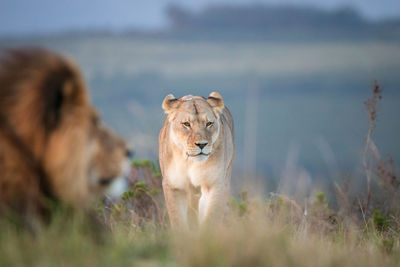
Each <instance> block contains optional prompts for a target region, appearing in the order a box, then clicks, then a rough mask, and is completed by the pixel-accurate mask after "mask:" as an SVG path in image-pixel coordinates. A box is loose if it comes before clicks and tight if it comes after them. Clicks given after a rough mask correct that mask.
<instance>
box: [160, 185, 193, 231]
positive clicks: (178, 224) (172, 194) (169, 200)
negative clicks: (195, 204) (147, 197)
mask: <svg viewBox="0 0 400 267" xmlns="http://www.w3.org/2000/svg"><path fill="white" fill-rule="evenodd" d="M163 190H164V196H165V203H166V206H167V211H168V215H169V219H170V222H171V226H172V228H173V229H176V230H178V229H181V230H182V229H189V225H188V218H187V216H188V199H187V193H186V192H185V191H184V190H180V189H176V188H172V187H171V186H170V185H169V184H168V183H166V182H163ZM182 227H183V228H182Z"/></svg>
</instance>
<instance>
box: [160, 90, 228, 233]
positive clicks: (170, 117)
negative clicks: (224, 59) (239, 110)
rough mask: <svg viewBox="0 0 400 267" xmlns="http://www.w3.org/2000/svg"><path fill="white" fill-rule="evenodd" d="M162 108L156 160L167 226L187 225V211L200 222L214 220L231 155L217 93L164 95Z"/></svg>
mask: <svg viewBox="0 0 400 267" xmlns="http://www.w3.org/2000/svg"><path fill="white" fill-rule="evenodd" d="M162 107H163V109H164V111H165V113H166V114H167V118H166V119H165V122H164V126H163V127H162V129H161V131H160V135H159V159H160V166H161V172H162V175H163V189H164V195H165V200H166V204H167V209H168V214H169V217H170V221H171V225H172V227H173V228H175V229H181V228H188V227H189V218H188V213H189V212H190V211H191V210H194V211H195V213H196V214H197V220H198V222H199V223H200V224H204V223H206V222H215V221H219V220H220V219H221V218H222V216H223V213H224V208H225V206H226V203H227V200H228V196H229V190H230V179H231V172H232V165H233V161H234V157H235V144H234V130H233V120H232V116H231V114H230V112H229V110H228V108H227V107H225V106H224V102H223V100H222V97H221V95H220V94H218V93H216V92H213V93H211V94H210V96H209V97H208V98H207V99H206V98H203V97H200V96H191V95H188V96H184V97H181V98H179V99H175V97H174V96H173V95H168V96H167V97H166V98H165V99H164V102H163V104H162ZM207 123H208V124H207ZM196 144H197V145H196ZM201 144H203V148H201V146H199V145H201ZM205 144H206V145H205ZM200 152H203V153H204V154H206V155H202V154H199V153H200ZM199 193H200V194H199ZM198 198H199V199H198Z"/></svg>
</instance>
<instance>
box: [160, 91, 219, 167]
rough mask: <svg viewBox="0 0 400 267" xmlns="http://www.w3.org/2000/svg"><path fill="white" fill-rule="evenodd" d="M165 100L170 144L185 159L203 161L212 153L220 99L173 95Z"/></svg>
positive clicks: (217, 129) (217, 128)
mask: <svg viewBox="0 0 400 267" xmlns="http://www.w3.org/2000/svg"><path fill="white" fill-rule="evenodd" d="M167 98H169V99H167ZM167 98H166V101H167V102H165V100H164V104H165V105H163V107H165V108H164V110H165V111H166V112H167V114H168V116H169V118H168V119H169V121H170V123H171V126H172V127H171V137H172V140H173V142H174V143H175V145H176V146H177V147H179V148H180V150H181V151H182V153H183V154H184V156H185V157H187V158H188V159H190V160H193V161H205V160H207V159H208V158H209V157H210V155H211V154H212V152H213V146H214V143H215V141H216V140H217V139H218V135H219V131H220V122H219V115H220V110H221V105H222V108H223V102H222V98H221V99H220V98H215V97H211V98H209V99H205V98H203V97H199V96H191V95H188V96H184V97H181V98H179V99H172V98H173V96H167ZM219 101H220V102H219ZM216 102H217V103H218V104H219V105H216Z"/></svg>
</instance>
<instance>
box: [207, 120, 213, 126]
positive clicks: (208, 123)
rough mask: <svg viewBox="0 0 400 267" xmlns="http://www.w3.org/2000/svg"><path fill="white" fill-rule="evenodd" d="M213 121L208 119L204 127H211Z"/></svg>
mask: <svg viewBox="0 0 400 267" xmlns="http://www.w3.org/2000/svg"><path fill="white" fill-rule="evenodd" d="M213 124H214V123H213V122H212V121H209V122H207V123H206V127H211V126H212V125H213Z"/></svg>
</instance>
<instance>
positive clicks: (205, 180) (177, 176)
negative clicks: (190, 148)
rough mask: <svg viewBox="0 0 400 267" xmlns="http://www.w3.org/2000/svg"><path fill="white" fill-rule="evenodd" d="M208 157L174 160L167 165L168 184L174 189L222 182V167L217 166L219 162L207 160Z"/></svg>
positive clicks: (223, 175) (223, 176)
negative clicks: (194, 160) (199, 160)
mask: <svg viewBox="0 0 400 267" xmlns="http://www.w3.org/2000/svg"><path fill="white" fill-rule="evenodd" d="M210 159H211V158H209V159H208V160H206V161H204V162H190V161H186V160H183V161H182V160H174V161H173V162H171V163H172V164H171V165H170V166H169V167H168V175H167V177H168V180H169V184H170V185H171V186H173V187H174V188H176V189H188V188H189V187H203V186H206V187H209V186H212V185H214V184H217V183H223V182H224V179H225V174H224V173H225V172H224V169H223V168H221V167H219V166H218V165H220V164H217V163H215V162H211V161H209V160H210Z"/></svg>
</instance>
